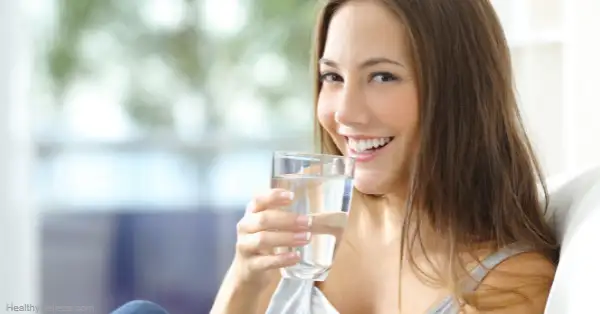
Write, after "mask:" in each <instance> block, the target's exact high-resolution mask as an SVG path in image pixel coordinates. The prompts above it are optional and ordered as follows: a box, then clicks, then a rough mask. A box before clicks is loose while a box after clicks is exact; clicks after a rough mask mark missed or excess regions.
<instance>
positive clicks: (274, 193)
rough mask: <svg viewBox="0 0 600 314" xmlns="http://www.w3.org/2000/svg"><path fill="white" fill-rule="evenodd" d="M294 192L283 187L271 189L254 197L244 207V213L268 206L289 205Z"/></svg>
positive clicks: (261, 209)
mask: <svg viewBox="0 0 600 314" xmlns="http://www.w3.org/2000/svg"><path fill="white" fill-rule="evenodd" d="M293 199H294V193H292V192H290V191H288V190H284V189H271V190H269V191H268V192H267V193H265V194H262V195H259V196H257V197H255V198H254V199H253V200H252V201H251V202H250V203H249V204H248V206H247V207H246V213H257V212H260V211H263V210H266V209H268V208H274V207H278V206H285V205H289V204H290V203H291V201H292V200H293Z"/></svg>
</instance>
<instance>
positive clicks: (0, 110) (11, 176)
mask: <svg viewBox="0 0 600 314" xmlns="http://www.w3.org/2000/svg"><path fill="white" fill-rule="evenodd" d="M18 3H19V1H14V0H0V313H4V312H8V311H7V310H6V304H10V303H11V302H12V303H14V304H24V303H28V304H34V305H37V304H38V302H37V296H38V287H39V285H38V277H39V276H38V254H39V253H38V244H37V242H38V241H37V230H38V228H37V226H36V223H37V221H36V214H35V210H34V208H33V206H32V204H33V200H32V197H33V196H34V195H33V193H32V189H31V184H30V183H31V182H30V177H31V175H30V174H31V172H30V170H31V160H32V159H31V157H32V154H31V153H32V146H31V140H30V129H31V128H30V125H29V123H28V120H29V117H30V114H29V112H28V110H27V108H28V107H29V106H28V105H29V104H28V103H27V102H26V97H27V88H28V86H27V83H28V75H29V74H30V73H31V72H30V71H29V69H30V66H29V63H30V61H31V59H30V58H29V57H28V55H27V53H28V52H29V50H28V49H27V47H26V46H25V45H26V43H27V41H26V40H27V38H26V36H25V35H26V32H25V30H26V28H25V26H26V25H23V24H24V23H23V20H22V19H20V18H19V9H18Z"/></svg>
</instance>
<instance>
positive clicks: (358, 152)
mask: <svg viewBox="0 0 600 314" xmlns="http://www.w3.org/2000/svg"><path fill="white" fill-rule="evenodd" d="M393 139H394V137H374V138H351V137H347V138H346V141H347V143H348V150H349V152H350V155H351V156H352V157H354V158H355V159H356V161H359V162H365V161H369V160H371V159H373V158H375V157H376V154H377V153H378V152H379V151H381V150H382V149H383V148H385V147H386V146H387V145H388V144H389V143H391V142H392V140H393Z"/></svg>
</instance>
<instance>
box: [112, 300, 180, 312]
mask: <svg viewBox="0 0 600 314" xmlns="http://www.w3.org/2000/svg"><path fill="white" fill-rule="evenodd" d="M111 314H169V312H167V310H165V309H163V308H162V307H160V305H158V304H156V303H152V302H150V301H144V300H135V301H130V302H127V303H126V304H124V305H123V306H121V307H119V308H118V309H116V310H114V311H112V312H111Z"/></svg>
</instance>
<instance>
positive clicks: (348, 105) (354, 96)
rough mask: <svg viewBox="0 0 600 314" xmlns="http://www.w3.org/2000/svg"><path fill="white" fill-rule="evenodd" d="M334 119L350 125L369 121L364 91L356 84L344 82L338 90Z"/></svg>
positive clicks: (363, 123)
mask: <svg viewBox="0 0 600 314" xmlns="http://www.w3.org/2000/svg"><path fill="white" fill-rule="evenodd" d="M338 100H339V102H338V106H337V111H336V113H335V120H336V122H337V123H339V124H341V125H344V126H348V127H352V126H359V125H365V124H367V123H368V122H369V110H368V106H367V103H366V100H365V95H364V93H363V92H362V91H361V90H360V88H357V87H356V86H351V85H350V84H346V85H345V86H344V88H343V89H342V90H341V91H340V94H339V99H338Z"/></svg>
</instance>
